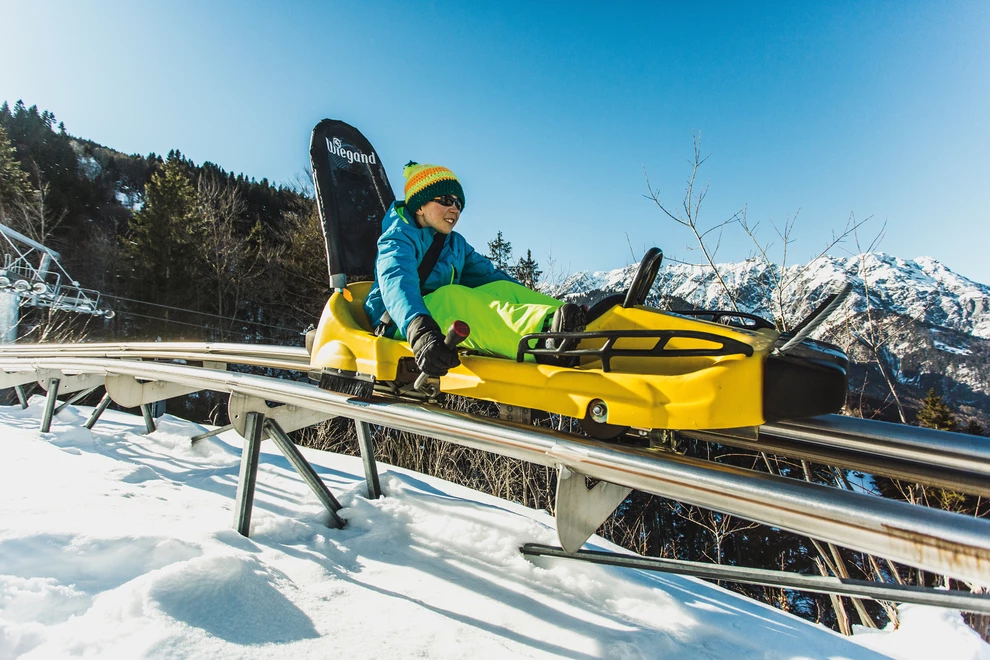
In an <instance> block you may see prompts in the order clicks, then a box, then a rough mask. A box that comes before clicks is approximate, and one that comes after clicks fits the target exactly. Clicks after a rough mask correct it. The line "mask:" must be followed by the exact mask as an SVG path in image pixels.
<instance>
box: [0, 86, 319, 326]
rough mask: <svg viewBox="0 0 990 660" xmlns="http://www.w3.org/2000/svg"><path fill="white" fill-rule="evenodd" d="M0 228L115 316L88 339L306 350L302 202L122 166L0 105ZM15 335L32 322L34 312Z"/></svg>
mask: <svg viewBox="0 0 990 660" xmlns="http://www.w3.org/2000/svg"><path fill="white" fill-rule="evenodd" d="M0 131H2V134H0V149H5V151H0V168H2V169H0V176H2V181H3V187H2V190H3V193H2V196H0V213H2V219H0V222H3V224H6V225H8V226H10V227H12V228H14V229H16V230H17V231H20V232H21V233H23V234H25V235H27V236H29V237H31V238H34V239H35V240H38V241H40V242H42V243H44V244H45V245H47V246H48V247H51V248H53V249H55V250H57V251H59V252H60V253H61V255H62V262H63V264H64V265H65V267H66V269H67V270H68V272H69V273H71V274H72V276H73V277H74V278H75V279H76V280H78V281H79V282H80V283H81V285H82V286H84V287H88V288H93V289H97V290H99V291H100V292H101V293H102V294H103V295H104V300H105V301H106V302H107V303H108V304H109V305H110V306H111V307H112V308H113V309H114V311H115V312H117V314H116V316H115V317H114V318H113V319H112V320H103V319H98V320H90V319H81V318H75V319H71V320H70V319H69V318H65V319H63V321H64V322H66V323H71V324H74V325H76V326H78V325H79V324H81V323H87V322H88V326H89V327H88V328H87V330H88V332H89V333H90V335H91V336H94V335H95V336H105V337H114V338H117V339H130V340H141V339H188V340H192V339H197V340H209V341H220V340H223V341H265V342H271V343H283V344H284V343H297V344H301V343H302V338H301V337H300V334H299V333H300V332H302V331H303V330H304V329H305V328H306V327H307V326H309V325H310V324H311V323H315V322H316V320H317V319H318V316H319V312H320V310H321V308H322V306H323V304H324V303H325V302H326V295H327V285H326V281H327V278H326V265H325V263H326V262H325V257H324V251H323V243H322V241H323V239H322V235H321V233H320V228H319V224H318V220H317V216H316V211H315V205H314V203H313V201H312V198H311V196H309V195H307V194H306V193H305V191H303V190H297V189H293V188H290V187H286V186H275V185H272V184H270V183H269V182H268V181H267V180H264V179H262V180H261V181H256V180H254V179H251V178H248V177H246V176H244V175H243V174H237V175H235V174H234V173H232V172H226V171H225V170H223V169H222V168H221V167H219V166H217V165H214V164H213V163H209V162H206V163H203V164H202V165H196V164H195V163H193V162H192V161H191V160H189V159H188V158H186V157H184V156H183V155H182V154H181V153H180V152H179V151H178V150H174V151H170V152H169V153H168V154H167V155H166V156H164V157H163V156H160V155H157V154H154V153H151V154H148V155H147V156H140V155H126V154H122V153H120V152H117V151H115V150H113V149H111V148H108V147H105V146H103V145H100V144H96V143H95V142H92V141H89V140H86V139H83V138H77V137H74V136H72V135H71V134H70V133H69V132H68V131H67V130H66V127H65V125H64V124H62V123H61V122H58V121H57V120H56V118H55V115H54V114H52V113H51V112H48V111H47V110H45V111H39V110H38V108H37V107H36V106H31V107H26V106H25V105H24V104H23V103H22V102H17V103H16V104H15V105H14V107H13V108H11V107H10V106H9V105H8V104H7V103H4V104H3V105H2V106H0ZM23 312H24V313H25V314H28V316H27V317H26V318H24V320H23V321H22V328H21V334H22V335H23V334H25V333H30V331H31V328H32V327H34V326H35V325H36V324H37V323H38V322H39V319H38V318H36V317H37V316H38V314H37V313H34V315H33V316H31V315H30V314H29V310H27V309H25V310H23Z"/></svg>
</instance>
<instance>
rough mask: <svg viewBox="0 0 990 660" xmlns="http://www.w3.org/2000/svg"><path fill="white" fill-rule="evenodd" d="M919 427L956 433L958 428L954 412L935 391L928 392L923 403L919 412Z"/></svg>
mask: <svg viewBox="0 0 990 660" xmlns="http://www.w3.org/2000/svg"><path fill="white" fill-rule="evenodd" d="M918 425H919V426H924V427H927V428H930V429H939V430H940V431H955V430H956V429H957V428H958V426H959V425H958V424H957V423H956V420H955V418H954V417H953V416H952V411H951V410H949V407H948V406H947V405H945V402H944V401H943V400H942V397H940V396H939V395H938V394H936V393H935V389H934V388H932V389H930V390H928V395H927V396H926V397H925V400H924V401H923V402H922V403H921V410H919V411H918Z"/></svg>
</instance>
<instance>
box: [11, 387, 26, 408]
mask: <svg viewBox="0 0 990 660" xmlns="http://www.w3.org/2000/svg"><path fill="white" fill-rule="evenodd" d="M14 392H16V393H17V401H18V402H19V403H20V404H21V409H25V408H27V407H28V401H27V395H26V394H25V393H24V386H23V385H14Z"/></svg>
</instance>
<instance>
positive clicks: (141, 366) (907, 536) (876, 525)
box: [0, 343, 990, 584]
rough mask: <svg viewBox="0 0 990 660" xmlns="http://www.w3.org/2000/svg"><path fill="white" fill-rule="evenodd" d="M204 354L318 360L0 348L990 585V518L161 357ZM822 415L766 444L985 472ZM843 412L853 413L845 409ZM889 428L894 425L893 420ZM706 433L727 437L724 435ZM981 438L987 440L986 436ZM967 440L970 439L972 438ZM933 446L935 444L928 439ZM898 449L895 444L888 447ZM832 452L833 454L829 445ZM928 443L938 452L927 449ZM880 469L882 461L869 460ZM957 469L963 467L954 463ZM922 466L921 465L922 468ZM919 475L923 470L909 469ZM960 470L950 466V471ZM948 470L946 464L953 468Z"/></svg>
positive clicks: (941, 474) (9, 366) (962, 447)
mask: <svg viewBox="0 0 990 660" xmlns="http://www.w3.org/2000/svg"><path fill="white" fill-rule="evenodd" d="M152 359H156V360H169V361H181V362H186V363H189V362H200V363H202V364H204V365H206V366H213V367H219V366H221V365H224V364H232V363H237V364H245V365H254V366H260V367H268V368H274V369H294V370H300V371H307V370H308V367H309V360H308V356H307V355H306V353H305V351H304V350H303V349H292V348H282V347H269V346H246V345H239V344H190V343H172V344H147V343H145V344H131V343H129V344H63V345H33V346H32V345H21V346H12V347H3V348H2V349H0V386H5V387H9V386H11V385H13V384H17V383H24V382H27V381H26V379H29V378H30V377H32V376H36V377H38V378H39V379H41V378H50V377H52V374H61V375H62V376H64V377H66V378H68V377H80V376H81V375H86V376H87V377H88V378H97V379H99V378H106V377H108V376H132V377H135V378H138V379H140V380H141V381H158V382H162V383H174V384H176V385H181V386H184V387H188V388H196V389H201V390H212V391H217V392H225V393H229V394H231V395H238V396H246V397H253V398H256V399H260V400H267V401H275V402H279V403H284V404H290V405H294V406H298V407H300V408H302V409H307V410H314V411H320V412H322V413H325V414H329V415H336V416H343V417H349V418H352V419H355V420H357V421H360V422H366V423H371V424H379V425H382V426H386V427H389V428H394V429H397V430H402V431H409V432H413V433H418V434H421V435H425V436H429V437H433V438H437V439H440V440H445V441H449V442H453V443H456V444H460V445H464V446H468V447H475V448H478V449H482V450H485V451H490V452H494V453H498V454H502V455H505V456H510V457H514V458H519V459H522V460H526V461H530V462H533V463H537V464H541V465H547V466H556V467H560V466H562V467H564V468H567V469H569V470H573V471H574V472H576V473H578V474H581V475H586V476H589V477H593V478H596V479H600V480H603V481H605V482H609V483H612V484H620V485H622V486H627V487H630V488H636V489H638V490H641V491H644V492H649V493H653V494H656V495H660V496H664V497H669V498H671V499H676V500H679V501H683V502H686V503H690V504H695V505H698V506H703V507H706V508H711V509H714V510H717V511H722V512H725V513H729V514H732V515H737V516H740V517H743V518H747V519H749V520H754V521H757V522H761V523H764V524H768V525H771V526H775V527H779V528H782V529H787V530H790V531H793V532H796V533H799V534H805V535H808V536H811V537H814V538H817V539H821V540H824V541H828V542H833V543H837V544H839V545H843V546H846V547H850V548H853V549H856V550H860V551H863V552H868V553H871V554H874V555H877V556H881V557H887V558H889V559H892V560H895V561H899V562H902V563H905V564H909V565H912V566H917V567H920V568H923V569H926V570H931V571H937V572H940V573H944V574H948V575H952V576H955V577H958V578H960V579H964V580H968V581H971V582H976V583H978V584H990V521H986V520H982V519H976V518H968V517H964V516H959V515H955V514H951V513H947V512H944V511H938V510H934V509H928V508H924V507H919V506H913V505H909V504H906V503H903V502H895V501H891V500H884V499H881V498H876V497H870V496H867V495H863V494H859V493H853V492H849V491H842V490H839V489H834V488H827V487H824V486H819V485H815V484H810V483H806V482H803V481H797V480H792V479H786V478H782V477H776V476H773V475H768V474H765V473H759V472H754V471H750V470H744V469H739V468H734V467H729V466H725V465H721V464H714V463H711V462H708V461H704V460H700V459H693V458H688V457H684V456H677V455H674V454H666V453H659V452H651V451H646V450H641V449H634V448H624V447H620V446H615V445H604V444H602V443H598V442H595V441H591V440H589V439H587V438H583V437H577V436H573V435H569V434H565V433H559V432H554V431H548V430H546V429H541V428H537V427H531V426H524V425H520V424H514V423H511V422H503V421H499V420H492V419H488V418H478V417H473V416H471V415H466V414H463V413H456V412H452V411H448V410H442V409H438V408H436V407H433V406H429V405H421V404H412V403H405V402H398V401H393V400H387V399H382V400H379V399H372V400H363V399H356V398H349V397H347V396H344V395H340V394H336V393H333V392H326V391H323V390H320V389H318V388H316V387H314V386H312V385H308V384H304V383H299V382H291V381H286V380H280V379H276V378H268V377H263V376H253V375H247V374H241V373H231V372H226V371H222V370H219V369H217V368H213V369H210V368H205V367H195V366H189V365H188V364H164V363H160V362H151V361H150V360H152ZM834 417H836V416H828V417H825V418H817V419H815V420H810V421H807V422H805V421H802V422H801V423H797V424H790V425H774V426H772V427H771V426H767V427H764V433H763V435H762V436H761V437H760V439H759V440H758V441H755V442H757V443H763V442H766V443H767V444H764V445H762V446H760V447H755V448H759V449H763V450H766V451H773V450H772V449H770V446H771V445H770V442H771V441H770V440H769V438H778V439H779V440H781V441H782V440H787V441H788V442H790V443H792V445H791V446H790V449H791V450H793V451H801V452H807V453H808V455H809V457H811V455H812V454H813V453H814V452H824V451H825V450H824V449H822V447H828V448H830V451H834V452H835V454H834V455H835V456H839V450H840V449H841V450H842V451H846V452H849V454H848V456H847V458H848V457H849V456H852V457H854V458H855V460H857V461H860V462H861V464H862V465H863V466H864V467H863V468H859V469H867V467H866V466H867V465H869V463H870V461H874V462H876V463H878V464H879V463H883V462H884V461H899V462H900V463H902V464H905V465H911V466H915V467H917V466H921V465H925V466H926V467H927V468H928V469H929V470H930V471H933V472H932V474H931V475H929V476H931V477H932V478H936V479H939V480H942V482H945V483H949V482H952V480H954V479H958V480H961V481H965V482H967V483H969V482H972V483H976V482H977V481H978V480H979V479H981V478H982V479H984V480H985V479H986V475H987V474H988V470H987V466H988V465H990V462H988V460H987V453H986V446H985V445H982V444H979V443H976V444H972V442H971V439H970V437H968V436H960V435H959V434H941V433H936V434H935V435H932V434H928V433H922V434H920V435H919V434H915V433H913V432H914V431H917V430H918V429H911V430H910V431H908V432H907V433H898V432H897V430H899V429H904V428H908V429H910V427H900V426H896V425H883V424H882V423H877V422H868V421H865V420H855V421H854V422H853V423H852V424H849V423H847V422H844V421H842V420H841V419H840V420H836V419H833V418H834ZM843 419H845V418H843ZM891 427H892V428H891ZM695 435H696V436H698V437H702V439H706V440H711V441H718V442H724V443H725V444H731V443H730V442H728V441H726V440H725V438H724V436H714V435H713V436H712V437H703V436H704V434H695ZM977 440H978V439H977ZM967 443H970V444H967ZM929 447H930V448H931V449H932V453H931V454H926V453H925V452H926V451H927V449H928V448H929ZM888 449H889V451H888ZM821 456H822V457H823V458H824V457H825V454H821ZM925 456H928V457H929V459H930V460H928V461H927V464H925V463H923V462H922V459H923V458H924V457H925ZM871 471H873V470H871ZM953 471H954V472H953ZM922 472H923V471H922V470H920V469H919V470H918V472H917V475H916V476H924V475H922ZM911 474H915V473H913V472H912V473H911ZM953 474H954V475H955V476H952V475H953ZM946 475H949V476H946Z"/></svg>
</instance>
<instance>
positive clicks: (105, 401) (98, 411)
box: [85, 394, 113, 429]
mask: <svg viewBox="0 0 990 660" xmlns="http://www.w3.org/2000/svg"><path fill="white" fill-rule="evenodd" d="M111 401H113V399H111V398H110V395H109V394H104V395H103V398H102V399H100V403H99V405H97V406H96V407H95V408H93V413H92V414H91V415H90V416H89V419H87V420H86V424H85V426H86V428H88V429H91V428H93V427H94V426H95V425H96V420H98V419H99V418H100V415H102V414H103V413H104V412H106V409H107V407H108V406H109V405H110V402H111Z"/></svg>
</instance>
